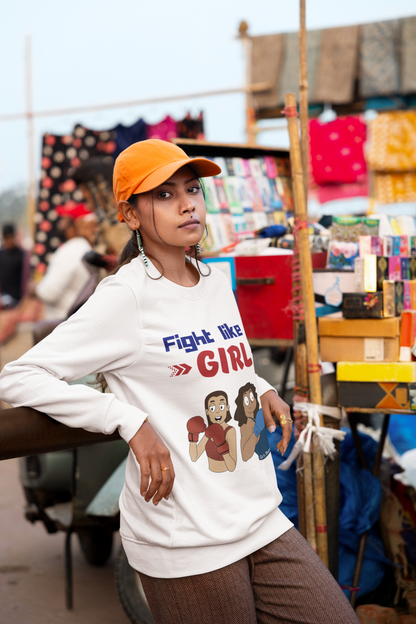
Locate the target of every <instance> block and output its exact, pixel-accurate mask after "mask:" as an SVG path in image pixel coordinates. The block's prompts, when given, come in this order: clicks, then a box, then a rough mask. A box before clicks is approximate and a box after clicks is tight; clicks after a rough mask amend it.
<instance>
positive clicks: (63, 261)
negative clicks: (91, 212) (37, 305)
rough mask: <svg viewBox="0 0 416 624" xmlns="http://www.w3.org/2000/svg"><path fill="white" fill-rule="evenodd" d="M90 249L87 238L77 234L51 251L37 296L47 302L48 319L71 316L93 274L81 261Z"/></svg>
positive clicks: (37, 289)
mask: <svg viewBox="0 0 416 624" xmlns="http://www.w3.org/2000/svg"><path fill="white" fill-rule="evenodd" d="M91 249H92V247H91V245H90V243H89V242H88V241H87V239H86V238H84V237H82V236H76V237H74V238H71V239H70V240H69V241H67V242H66V243H63V245H61V246H60V247H58V249H57V250H56V251H55V253H53V254H52V256H51V260H50V262H49V266H48V269H47V271H46V273H45V276H44V277H43V279H42V280H41V281H40V282H39V284H38V285H37V286H36V295H37V296H38V297H39V299H41V300H42V301H43V302H44V303H45V304H46V305H45V318H46V319H48V320H55V319H57V320H59V319H65V318H66V317H67V316H68V312H69V310H70V309H71V306H72V304H73V303H75V300H76V298H77V297H78V295H79V294H80V292H81V290H82V289H83V287H84V286H85V284H86V283H87V282H88V279H89V277H90V275H91V273H90V272H89V271H88V269H87V267H86V266H85V265H84V263H83V262H82V258H83V257H84V255H85V254H86V253H87V251H91Z"/></svg>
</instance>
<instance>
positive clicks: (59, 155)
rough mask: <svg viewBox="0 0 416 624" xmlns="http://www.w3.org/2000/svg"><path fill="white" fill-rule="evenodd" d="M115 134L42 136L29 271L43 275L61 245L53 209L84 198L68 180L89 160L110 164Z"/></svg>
mask: <svg viewBox="0 0 416 624" xmlns="http://www.w3.org/2000/svg"><path fill="white" fill-rule="evenodd" d="M115 138H116V137H115V133H114V132H112V131H108V132H107V131H105V132H99V131H95V130H89V129H87V128H84V127H83V126H80V125H78V126H75V128H74V131H73V132H72V134H67V135H65V136H56V135H52V134H45V135H44V137H43V143H42V163H41V164H42V170H41V180H40V188H39V196H38V203H37V210H36V213H35V216H34V219H35V224H36V231H35V244H34V248H33V252H34V253H33V254H32V258H31V264H32V267H33V268H34V269H35V270H36V272H37V273H38V274H43V273H44V272H45V270H46V266H47V264H48V261H49V257H50V254H51V253H53V252H54V251H55V250H56V249H57V247H59V245H60V244H61V242H62V238H61V236H60V233H59V231H58V228H57V222H58V213H57V211H56V207H57V206H60V205H62V204H67V203H68V202H71V201H73V202H74V203H78V202H82V201H83V200H84V197H83V195H82V193H81V191H80V189H79V188H78V187H77V185H76V184H75V182H74V180H73V179H72V178H71V176H72V175H73V174H74V172H75V169H76V168H77V167H79V166H80V165H81V164H82V163H83V162H85V161H86V160H88V159H89V158H91V156H104V158H105V159H106V160H108V162H109V163H112V162H113V156H112V154H113V152H114V151H115V149H116V143H115Z"/></svg>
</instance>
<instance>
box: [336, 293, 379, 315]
mask: <svg viewBox="0 0 416 624" xmlns="http://www.w3.org/2000/svg"><path fill="white" fill-rule="evenodd" d="M342 314H343V316H344V318H348V319H353V318H383V293H382V292H375V293H367V292H363V293H344V297H343V301H342Z"/></svg>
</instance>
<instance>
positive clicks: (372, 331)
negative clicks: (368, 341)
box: [318, 318, 400, 338]
mask: <svg viewBox="0 0 416 624" xmlns="http://www.w3.org/2000/svg"><path fill="white" fill-rule="evenodd" d="M318 333H319V336H343V337H357V336H358V337H360V338H398V337H399V336H400V319H398V318H389V319H382V320H375V319H330V318H320V319H319V321H318Z"/></svg>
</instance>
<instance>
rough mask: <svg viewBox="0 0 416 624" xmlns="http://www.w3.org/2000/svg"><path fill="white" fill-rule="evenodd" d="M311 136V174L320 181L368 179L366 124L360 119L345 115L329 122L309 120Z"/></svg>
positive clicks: (336, 181)
mask: <svg viewBox="0 0 416 624" xmlns="http://www.w3.org/2000/svg"><path fill="white" fill-rule="evenodd" d="M309 138H310V152H311V162H312V175H313V179H314V181H315V182H316V183H317V184H352V183H356V182H359V183H361V182H363V181H364V180H365V178H364V176H365V174H366V172H367V166H366V163H365V160H364V150H363V147H364V142H365V138H366V126H365V124H364V123H363V122H362V121H361V120H360V119H358V118H357V117H345V118H344V119H335V120H334V121H331V122H329V123H321V122H320V121H319V120H318V119H313V120H311V121H310V122H309ZM345 196H346V197H354V195H344V197H345Z"/></svg>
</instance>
